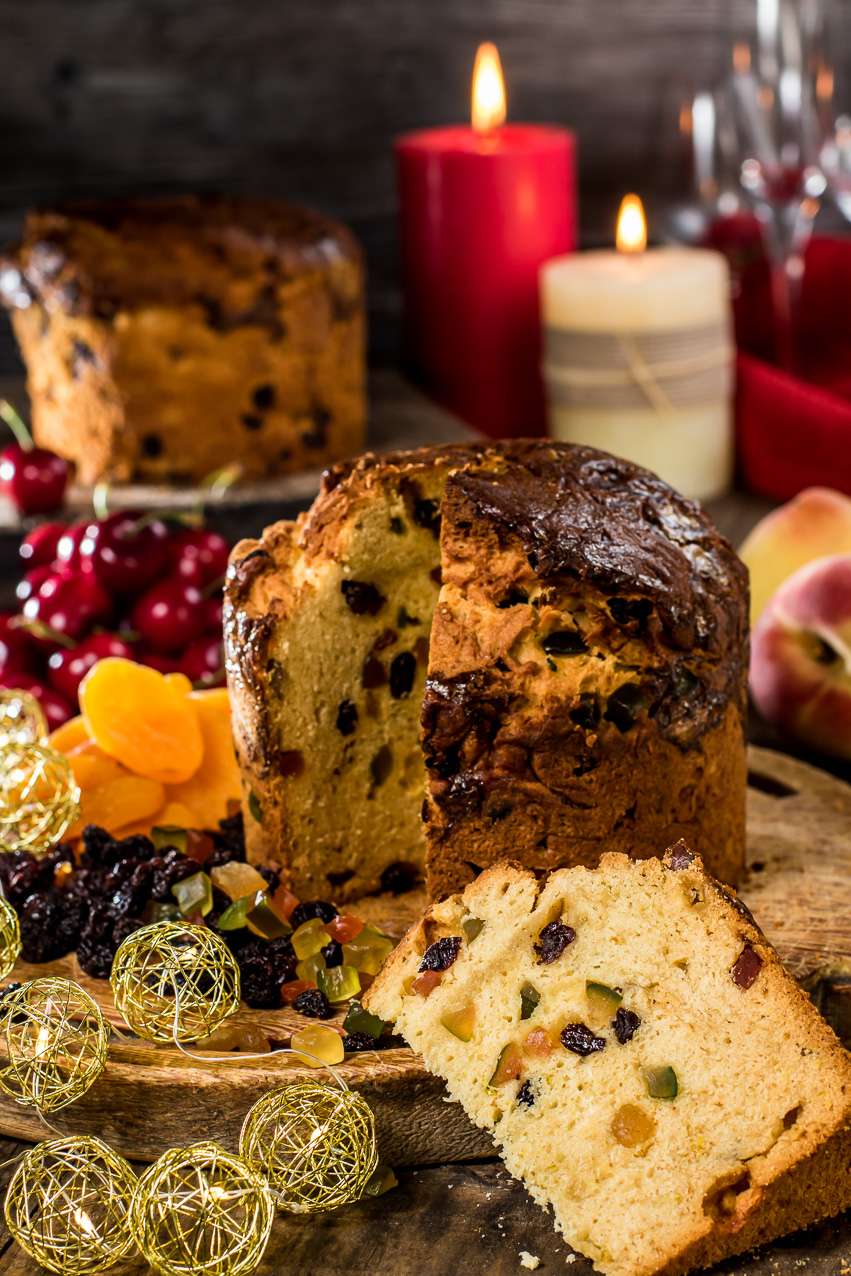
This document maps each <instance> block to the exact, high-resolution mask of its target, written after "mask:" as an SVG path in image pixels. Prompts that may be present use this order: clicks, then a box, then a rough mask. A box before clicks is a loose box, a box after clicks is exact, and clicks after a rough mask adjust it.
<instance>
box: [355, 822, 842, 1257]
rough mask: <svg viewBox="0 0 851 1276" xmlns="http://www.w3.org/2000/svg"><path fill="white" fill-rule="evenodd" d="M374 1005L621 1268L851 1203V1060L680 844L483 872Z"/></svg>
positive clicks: (410, 948) (388, 967) (407, 952)
mask: <svg viewBox="0 0 851 1276" xmlns="http://www.w3.org/2000/svg"><path fill="white" fill-rule="evenodd" d="M365 1004H366V1005H367V1007H368V1008H369V1010H370V1011H372V1012H373V1013H374V1014H377V1015H379V1016H381V1018H383V1019H385V1020H388V1021H389V1022H391V1023H393V1024H395V1027H396V1031H398V1032H401V1033H402V1034H403V1035H404V1037H405V1039H406V1040H407V1041H408V1042H409V1043H410V1045H411V1046H412V1047H413V1048H414V1050H417V1051H418V1052H419V1053H420V1054H421V1055H422V1057H423V1059H424V1061H425V1064H426V1066H427V1067H428V1068H429V1069H430V1071H432V1072H434V1073H436V1074H437V1075H438V1076H440V1077H443V1078H444V1080H445V1081H446V1083H447V1088H448V1091H449V1096H450V1098H451V1099H453V1100H455V1101H457V1102H460V1103H461V1104H462V1105H463V1107H464V1110H465V1111H466V1112H467V1114H468V1115H469V1116H470V1117H471V1119H472V1120H473V1121H474V1122H475V1123H476V1124H477V1125H479V1126H481V1127H483V1128H484V1129H487V1130H490V1131H491V1132H492V1133H493V1137H494V1141H495V1143H496V1145H497V1148H498V1150H499V1152H500V1154H501V1155H502V1157H503V1159H504V1160H505V1164H506V1166H507V1167H508V1169H509V1170H510V1171H511V1173H512V1174H514V1175H515V1176H516V1177H517V1178H519V1179H522V1180H523V1181H524V1182H525V1184H526V1186H527V1188H528V1190H529V1191H530V1193H531V1194H532V1196H533V1197H534V1198H535V1200H536V1201H538V1202H539V1203H540V1204H541V1205H543V1206H551V1207H552V1209H553V1212H554V1215H555V1223H556V1226H557V1227H558V1229H559V1230H560V1231H561V1232H562V1233H563V1234H564V1237H565V1239H566V1240H567V1242H568V1243H569V1244H570V1245H571V1246H572V1247H573V1248H574V1249H575V1250H578V1251H579V1252H580V1253H582V1254H585V1255H587V1256H588V1257H589V1258H590V1259H591V1260H592V1262H593V1263H594V1266H595V1267H596V1268H598V1270H600V1271H601V1272H605V1273H606V1274H607V1276H653V1274H656V1273H659V1274H661V1273H664V1274H665V1276H676V1273H681V1272H685V1271H687V1270H689V1269H690V1268H693V1267H705V1266H709V1265H711V1264H713V1263H716V1262H718V1261H720V1260H721V1259H724V1258H727V1257H728V1256H730V1255H732V1254H738V1253H741V1252H743V1251H745V1250H747V1249H750V1248H751V1247H752V1246H754V1245H758V1244H761V1243H762V1242H765V1241H768V1240H771V1239H773V1238H774V1237H777V1236H782V1235H784V1234H785V1233H787V1232H791V1231H796V1230H797V1229H799V1228H801V1227H806V1226H808V1225H809V1224H811V1223H814V1222H816V1221H818V1220H820V1219H823V1218H827V1217H829V1216H830V1215H833V1214H836V1213H839V1212H840V1211H841V1210H843V1209H845V1208H847V1207H848V1206H849V1205H851V1060H850V1059H849V1056H848V1055H847V1054H846V1052H845V1051H844V1050H843V1049H842V1047H841V1045H840V1044H839V1042H838V1041H837V1039H836V1037H835V1036H834V1034H833V1033H832V1031H831V1030H830V1028H829V1027H828V1025H827V1024H826V1023H825V1022H824V1020H822V1019H821V1017H820V1016H819V1014H818V1012H817V1011H816V1009H815V1007H814V1006H813V1004H812V1003H811V1002H810V1001H809V999H808V998H807V997H806V995H805V994H804V993H803V992H802V991H801V990H800V989H799V988H798V987H797V986H796V985H795V983H794V982H793V980H792V979H791V978H790V977H789V975H787V974H786V972H785V971H784V970H783V967H782V966H781V964H780V962H779V960H778V959H777V956H776V954H775V953H774V951H773V950H772V948H771V947H770V945H769V944H768V943H767V941H766V940H765V937H764V936H763V935H762V934H761V932H760V931H759V930H758V928H757V927H756V925H755V924H753V919H752V918H751V917H750V915H749V914H748V912H747V910H746V909H745V908H744V906H743V905H742V904H741V903H740V902H739V901H738V900H737V899H736V898H735V896H733V895H732V894H731V893H730V892H728V891H727V890H726V889H725V888H723V887H721V886H719V884H718V883H717V882H716V881H715V880H714V879H713V878H711V877H709V876H708V875H707V874H706V873H705V872H704V871H703V869H702V866H701V863H700V860H699V858H698V857H696V856H694V855H692V854H691V852H690V851H689V850H688V848H687V847H686V846H685V843H680V844H679V845H677V846H675V847H673V848H672V849H671V850H670V851H669V852H668V854H667V856H666V857H665V860H664V861H661V860H658V859H648V860H643V861H641V862H635V861H633V860H630V859H629V858H628V857H627V856H624V855H620V854H614V855H605V856H604V857H603V859H602V861H601V863H600V865H599V867H598V868H597V869H596V870H589V869H587V868H582V867H575V868H570V869H562V870H559V871H557V872H554V873H552V874H549V875H547V874H538V875H536V874H534V873H532V872H530V871H529V870H528V869H525V868H522V867H521V866H519V865H515V864H510V863H507V862H501V863H500V864H498V865H496V866H493V867H491V868H489V869H488V870H486V871H485V872H484V873H482V875H481V876H480V877H478V878H477V879H476V881H475V882H472V883H470V884H469V885H468V886H467V887H466V889H465V890H464V892H463V894H461V895H455V896H452V897H451V898H449V899H447V900H445V901H444V902H443V903H441V904H436V905H434V906H433V907H432V908H431V909H430V910H429V911H428V912H427V913H426V915H425V917H424V918H423V920H422V921H421V922H420V923H419V924H418V925H416V926H415V927H414V928H413V929H412V930H411V931H410V932H409V934H408V935H407V936H406V937H405V939H404V940H403V941H402V943H401V944H400V946H399V947H398V948H397V950H396V952H395V953H394V954H392V955H391V957H390V958H389V959H388V961H387V962H386V963H385V965H384V967H383V969H382V971H381V973H380V974H379V976H378V978H377V980H376V981H375V983H374V984H373V985H372V986H371V987H370V989H369V991H368V993H367V995H366V998H365Z"/></svg>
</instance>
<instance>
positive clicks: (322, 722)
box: [225, 440, 747, 900]
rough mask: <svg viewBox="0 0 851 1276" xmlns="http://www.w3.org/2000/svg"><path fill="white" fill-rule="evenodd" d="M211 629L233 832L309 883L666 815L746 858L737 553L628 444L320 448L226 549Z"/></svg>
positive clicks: (718, 865) (559, 851)
mask: <svg viewBox="0 0 851 1276" xmlns="http://www.w3.org/2000/svg"><path fill="white" fill-rule="evenodd" d="M435 608H436V610H435ZM225 648H226V656H227V671H228V685H229V688H230V692H231V699H232V705H233V716H234V731H235V735H236V741H237V750H238V754H239V759H240V765H241V768H242V774H243V782H244V789H245V818H246V830H247V840H248V848H249V854H250V856H251V857H252V858H254V859H255V860H260V861H263V860H266V861H272V860H274V861H280V862H281V863H282V865H283V867H284V868H285V870H286V872H287V874H288V876H289V879H290V881H291V883H292V885H293V887H294V889H295V890H296V892H297V893H298V894H299V895H301V896H302V897H303V898H304V897H307V896H308V895H310V894H313V895H319V896H321V897H325V898H327V897H328V895H329V893H330V894H331V896H332V897H333V898H335V899H337V900H344V899H346V898H349V899H351V898H354V897H357V896H358V895H361V894H363V893H364V892H365V891H370V890H375V889H377V888H378V887H380V886H382V885H384V884H387V882H388V878H387V877H386V876H385V875H386V874H387V871H388V870H391V869H392V870H393V873H392V878H391V879H389V880H392V881H393V882H394V883H396V884H399V883H401V882H402V881H403V880H404V873H403V874H401V875H400V873H399V872H397V871H396V869H395V866H396V865H398V864H400V863H401V864H403V865H404V864H409V865H411V866H412V867H413V868H415V869H417V870H419V869H421V868H422V866H423V859H424V857H425V859H426V861H427V863H426V868H427V874H428V882H429V887H430V890H431V892H432V895H433V897H438V896H441V895H444V894H447V893H451V892H452V891H453V890H456V889H459V888H460V887H461V886H463V884H464V883H465V882H467V881H469V880H470V879H471V878H472V877H474V876H475V875H476V873H477V872H479V871H480V870H481V869H482V868H485V867H486V866H487V865H488V864H489V863H491V862H493V860H494V859H498V858H500V857H501V856H504V855H506V854H510V855H511V856H513V857H514V858H515V859H517V860H519V861H521V862H522V863H524V864H526V865H528V866H529V867H531V868H534V869H551V868H555V867H558V866H560V865H564V864H575V863H584V864H589V865H593V864H595V863H596V862H597V860H598V859H599V857H600V855H601V854H602V852H603V851H604V850H621V851H624V852H626V853H628V854H630V855H632V856H635V857H641V856H647V855H653V854H655V853H656V851H657V849H658V847H659V846H664V845H666V844H667V842H668V841H669V840H674V839H676V838H677V837H687V838H688V839H689V840H690V841H691V842H692V843H693V844H694V845H695V846H696V847H697V848H698V849H699V850H701V851H702V852H703V853H704V855H705V856H706V858H707V863H708V865H709V867H710V868H711V869H712V871H713V872H715V873H716V874H717V876H719V877H720V878H722V880H724V881H730V882H735V881H736V880H737V877H738V875H739V873H740V871H741V866H742V863H743V856H744V815H745V741H744V731H743V719H744V712H745V707H746V689H745V684H746V675H747V660H746V656H747V579H746V572H745V569H744V567H743V566H742V564H741V563H740V562H739V561H738V559H737V558H736V556H735V554H734V553H733V550H732V549H731V547H730V546H729V545H728V544H727V542H726V541H725V540H724V539H723V537H721V536H720V535H719V534H718V532H717V531H716V530H715V528H714V527H713V526H712V523H711V522H710V520H709V519H708V518H707V516H706V515H705V514H704V513H703V511H702V510H700V509H699V507H698V506H696V505H695V504H694V503H693V502H691V501H687V500H685V499H684V498H683V497H680V496H679V495H677V493H676V492H673V491H672V490H671V489H670V488H669V487H668V486H667V485H666V484H665V483H663V482H662V481H661V480H660V479H658V478H656V477H655V476H654V475H652V474H649V473H648V472H647V471H646V470H642V469H640V468H638V467H637V466H634V465H631V464H630V463H629V462H627V461H622V460H618V459H617V458H615V457H611V456H606V455H605V454H603V453H601V452H596V451H594V450H593V449H591V448H583V447H572V446H570V445H568V444H558V443H551V442H547V441H523V440H514V441H511V442H508V443H504V444H488V445H487V446H483V447H481V448H479V447H475V446H457V447H435V448H424V449H420V450H418V451H413V452H401V453H393V454H390V455H387V456H375V455H367V456H363V457H360V458H359V459H358V460H356V461H353V462H351V463H348V464H342V465H339V466H336V467H335V468H334V469H332V470H329V471H328V473H327V474H326V475H325V478H324V480H323V486H322V490H321V491H320V493H319V496H318V497H317V498H316V500H315V502H314V504H313V506H312V507H311V509H310V511H309V512H308V513H307V514H306V515H304V516H302V517H301V518H300V519H299V520H298V522H297V523H296V524H292V523H281V524H277V525H275V526H273V527H271V528H268V529H267V530H266V532H265V533H264V535H263V537H262V539H261V540H259V541H243V542H242V543H241V544H240V545H238V546H237V547H236V549H235V550H234V554H233V559H232V563H231V568H230V571H229V575H228V582H227V587H226V599H225ZM424 798H427V801H426V803H425V806H423V799H424ZM423 815H424V819H425V829H424V828H423Z"/></svg>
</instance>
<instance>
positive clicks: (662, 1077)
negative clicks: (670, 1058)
mask: <svg viewBox="0 0 851 1276" xmlns="http://www.w3.org/2000/svg"><path fill="white" fill-rule="evenodd" d="M644 1080H645V1082H646V1084H647V1093H648V1094H649V1095H650V1098H651V1099H676V1097H677V1095H678V1094H679V1092H680V1084H679V1081H678V1080H677V1074H676V1072H674V1069H673V1068H645V1069H644Z"/></svg>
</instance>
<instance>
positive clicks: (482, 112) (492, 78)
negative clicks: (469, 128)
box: [471, 42, 506, 133]
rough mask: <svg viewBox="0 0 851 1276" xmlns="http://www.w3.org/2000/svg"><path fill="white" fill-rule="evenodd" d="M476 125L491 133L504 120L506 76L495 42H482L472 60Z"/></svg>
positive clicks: (473, 116) (473, 115) (475, 127)
mask: <svg viewBox="0 0 851 1276" xmlns="http://www.w3.org/2000/svg"><path fill="white" fill-rule="evenodd" d="M471 115H472V122H473V129H474V131H475V132H476V133H489V132H491V130H492V129H495V128H499V126H500V125H501V124H504V123H505V115H506V99H505V79H504V77H503V74H502V63H501V62H500V60H499V50H498V49H497V47H496V45H495V44H490V43H489V42H488V43H485V44H480V45H479V47H478V49H477V50H476V61H475V63H474V64H473V106H472V113H471Z"/></svg>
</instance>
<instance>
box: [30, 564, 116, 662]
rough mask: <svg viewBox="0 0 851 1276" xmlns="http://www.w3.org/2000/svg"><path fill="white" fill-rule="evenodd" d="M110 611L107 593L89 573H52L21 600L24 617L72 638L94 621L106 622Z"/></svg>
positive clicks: (84, 630)
mask: <svg viewBox="0 0 851 1276" xmlns="http://www.w3.org/2000/svg"><path fill="white" fill-rule="evenodd" d="M110 610H111V605H110V600H109V595H108V594H107V593H106V591H105V590H104V589H103V587H102V586H101V585H100V584H99V583H98V581H97V580H96V579H95V577H94V576H93V575H92V574H91V572H68V571H65V572H55V573H53V574H52V575H50V576H48V577H47V579H46V580H44V581H42V583H41V585H39V587H38V589H37V590H36V592H35V593H34V594H33V595H32V597H30V598H28V599H27V601H26V602H25V603H24V616H25V617H26V619H27V620H38V621H41V623H42V624H45V625H47V626H48V628H50V629H53V630H55V632H56V633H58V634H63V635H64V636H65V637H66V638H73V639H75V640H76V639H78V638H82V637H83V635H84V634H85V633H86V631H87V630H88V629H90V628H91V626H92V625H94V624H95V623H97V622H101V623H104V622H105V621H107V620H108V619H109V613H110ZM47 642H48V644H49V645H55V644H50V641H49V639H48V640H47Z"/></svg>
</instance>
